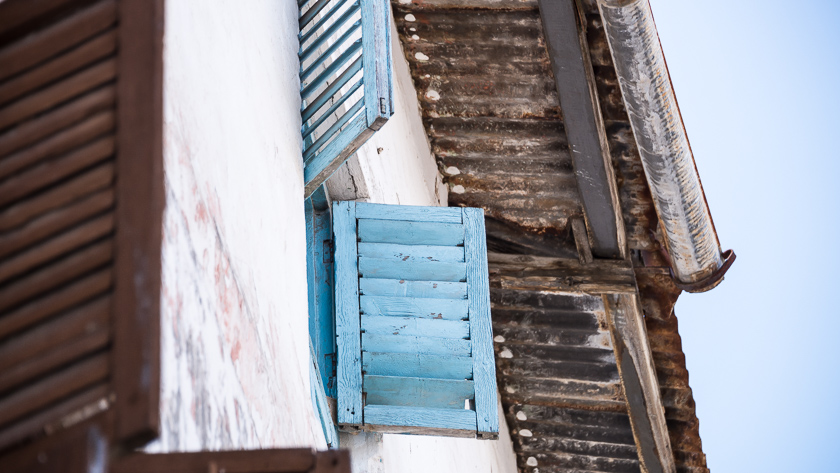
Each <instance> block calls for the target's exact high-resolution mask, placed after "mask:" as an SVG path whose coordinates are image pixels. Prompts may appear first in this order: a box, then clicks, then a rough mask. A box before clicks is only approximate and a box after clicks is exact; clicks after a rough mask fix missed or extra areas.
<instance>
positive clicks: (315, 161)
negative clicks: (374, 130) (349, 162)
mask: <svg viewBox="0 0 840 473" xmlns="http://www.w3.org/2000/svg"><path fill="white" fill-rule="evenodd" d="M365 130H367V128H366V126H365V117H364V115H363V114H359V115H356V118H354V119H353V120H351V121H350V123H348V124H347V126H346V127H345V128H344V129H343V130H341V133H340V134H339V135H338V136H337V137H336V138H335V139H334V140H332V141H331V142H330V144H328V145H327V146H326V147H325V148H324V149H322V150H321V152H320V153H318V154H317V155H315V157H313V158H312V160H311V161H309V162H308V163H306V167H305V168H304V170H303V179H304V182H306V185H307V187H309V186H311V185H313V184H314V185H321V184H323V183H324V181H326V180H327V178H328V177H329V175H330V174H332V172H335V170H336V169H338V167H339V166H340V165H341V164H342V163H343V162H344V160H345V159H347V157H348V156H350V154H352V153H353V152H354V151H355V150H356V149H358V147H359V146H361V143H364V140H365V139H367V138H368V137H369V135H368V136H365V135H364V132H365ZM330 169H331V170H332V171H331V172H325V170H330ZM322 173H323V174H322ZM324 174H326V175H324ZM318 176H320V179H319V181H320V182H317V181H316V179H315V178H316V177H318Z"/></svg>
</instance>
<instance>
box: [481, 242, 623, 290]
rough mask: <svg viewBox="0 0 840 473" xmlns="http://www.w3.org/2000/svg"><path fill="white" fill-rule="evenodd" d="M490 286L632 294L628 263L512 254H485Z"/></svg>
mask: <svg viewBox="0 0 840 473" xmlns="http://www.w3.org/2000/svg"><path fill="white" fill-rule="evenodd" d="M487 258H488V262H489V266H490V287H496V288H502V289H518V290H527V291H545V292H560V293H577V294H581V293H584V294H598V295H600V294H635V293H636V277H635V274H634V273H633V268H632V266H631V265H630V263H629V262H626V261H622V260H602V259H599V260H593V261H592V262H591V263H589V264H585V265H584V264H581V263H580V261H579V260H578V259H577V258H550V257H545V256H528V255H512V254H505V253H494V252H488V253H487Z"/></svg>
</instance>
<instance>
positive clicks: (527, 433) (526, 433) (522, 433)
mask: <svg viewBox="0 0 840 473" xmlns="http://www.w3.org/2000/svg"><path fill="white" fill-rule="evenodd" d="M519 436H520V437H533V436H534V434H533V433H531V431H530V430H528V429H522V430H520V431H519Z"/></svg>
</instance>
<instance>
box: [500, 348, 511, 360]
mask: <svg viewBox="0 0 840 473" xmlns="http://www.w3.org/2000/svg"><path fill="white" fill-rule="evenodd" d="M499 356H500V357H501V358H513V353H512V352H511V351H510V350H508V349H507V348H505V349H504V350H502V352H501V353H499Z"/></svg>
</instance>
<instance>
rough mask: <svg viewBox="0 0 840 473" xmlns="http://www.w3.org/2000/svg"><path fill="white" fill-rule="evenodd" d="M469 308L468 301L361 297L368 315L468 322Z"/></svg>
mask: <svg viewBox="0 0 840 473" xmlns="http://www.w3.org/2000/svg"><path fill="white" fill-rule="evenodd" d="M362 281H364V279H362ZM468 307H469V306H468V304H467V301H466V299H421V298H414V297H392V296H362V297H361V309H362V313H363V314H366V315H385V316H391V317H423V318H426V319H445V320H466V319H467V316H468V313H469V312H468V310H469V309H468Z"/></svg>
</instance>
